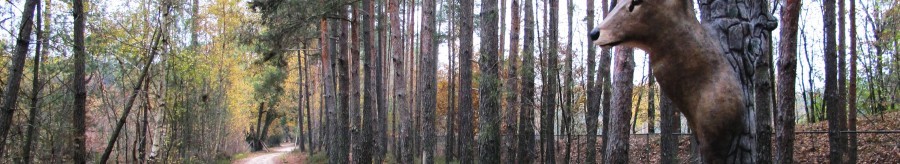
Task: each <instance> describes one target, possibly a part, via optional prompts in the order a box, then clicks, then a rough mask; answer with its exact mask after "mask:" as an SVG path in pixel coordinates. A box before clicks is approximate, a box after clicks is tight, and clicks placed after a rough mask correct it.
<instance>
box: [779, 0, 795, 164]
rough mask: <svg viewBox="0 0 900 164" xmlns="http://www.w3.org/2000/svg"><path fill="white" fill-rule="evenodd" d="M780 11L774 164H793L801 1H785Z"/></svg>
mask: <svg viewBox="0 0 900 164" xmlns="http://www.w3.org/2000/svg"><path fill="white" fill-rule="evenodd" d="M783 4H784V7H783V8H782V9H781V27H782V28H781V36H780V37H781V42H780V43H779V46H778V52H779V53H780V54H779V58H778V84H777V85H778V98H777V99H776V100H777V101H775V102H776V104H777V108H776V112H775V148H776V150H775V153H774V154H775V160H774V163H794V162H793V159H794V156H793V153H794V148H793V146H794V124H795V121H794V120H795V118H796V116H795V114H794V113H795V110H794V107H795V105H794V102H795V101H796V99H797V98H796V96H795V93H796V92H795V91H794V90H795V89H794V84H795V82H796V78H797V27H798V22H799V18H800V8H801V5H802V1H800V0H784V3H783Z"/></svg>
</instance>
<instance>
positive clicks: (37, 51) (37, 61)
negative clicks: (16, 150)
mask: <svg viewBox="0 0 900 164" xmlns="http://www.w3.org/2000/svg"><path fill="white" fill-rule="evenodd" d="M34 8H35V9H36V10H35V12H34V13H37V14H38V16H37V18H36V19H35V21H34V22H35V25H34V26H35V27H37V28H36V30H37V31H35V32H34V38H35V39H34V40H36V41H37V43H35V44H34V67H32V71H31V72H32V73H33V76H32V80H31V104H30V105H31V107H30V110H29V111H28V130H27V134H26V136H25V146H24V147H23V150H22V157H21V158H22V161H20V163H25V164H30V163H31V147H32V142H33V141H34V138H35V135H36V134H35V133H37V127H36V126H37V118H38V115H40V113H41V108H40V97H38V96H40V93H41V85H42V84H41V81H40V80H41V78H40V71H41V55H43V53H42V51H41V46H42V45H43V43H44V40H43V35H44V34H43V32H42V29H41V28H44V27H42V26H41V23H42V22H41V21H42V20H41V18H43V13H42V12H41V3H40V2H38V4H36V5H35V7H34Z"/></svg>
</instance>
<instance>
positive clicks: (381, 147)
mask: <svg viewBox="0 0 900 164" xmlns="http://www.w3.org/2000/svg"><path fill="white" fill-rule="evenodd" d="M375 3H377V7H378V8H376V10H375V12H374V13H377V14H378V20H375V19H373V21H378V22H380V23H378V27H376V29H377V34H374V35H377V39H378V41H377V42H374V43H377V44H378V47H376V48H375V49H372V50H373V51H375V58H374V59H375V60H374V61H373V64H375V70H374V71H375V72H376V73H375V75H374V76H375V77H374V79H373V80H375V85H374V86H375V88H374V89H375V96H376V97H375V104H377V105H376V106H377V113H378V114H377V118H376V119H375V123H376V126H377V127H376V129H375V130H376V133H375V154H374V156H373V159H372V161H373V162H374V163H381V162H382V161H384V156H385V154H386V153H387V131H388V129H387V121H388V119H387V104H386V102H387V100H386V98H385V97H386V96H385V90H384V89H385V87H384V84H385V83H384V82H385V66H384V65H385V64H384V58H385V57H384V54H385V51H384V49H385V47H386V46H385V38H386V37H385V35H384V31H385V24H386V22H387V21H386V17H385V16H384V13H385V10H384V9H385V4H386V3H384V0H379V1H376V2H375ZM373 16H374V15H373Z"/></svg>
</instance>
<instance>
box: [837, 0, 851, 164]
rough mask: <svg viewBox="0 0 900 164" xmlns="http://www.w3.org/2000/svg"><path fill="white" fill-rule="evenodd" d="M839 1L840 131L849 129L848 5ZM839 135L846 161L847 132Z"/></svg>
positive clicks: (838, 91)
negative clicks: (846, 21) (846, 25)
mask: <svg viewBox="0 0 900 164" xmlns="http://www.w3.org/2000/svg"><path fill="white" fill-rule="evenodd" d="M837 1H838V5H837V7H838V20H837V24H838V29H837V31H838V33H837V34H838V36H837V39H838V44H837V63H838V66H837V67H838V73H837V78H838V79H837V80H838V84H837V85H838V90H837V94H838V113H837V114H838V128H839V129H840V131H846V130H847V46H846V44H845V43H846V40H847V39H846V38H847V37H846V33H847V31H845V29H846V28H845V21H844V20H845V18H846V14H845V13H846V12H845V10H844V8H846V7H847V6H845V5H844V0H837ZM838 135H840V141H839V142H840V143H841V144H840V146H841V150H842V151H843V152H841V156H843V157H842V158H841V159H842V160H844V161H843V162H846V160H847V155H849V154H847V147H848V146H847V134H846V133H838Z"/></svg>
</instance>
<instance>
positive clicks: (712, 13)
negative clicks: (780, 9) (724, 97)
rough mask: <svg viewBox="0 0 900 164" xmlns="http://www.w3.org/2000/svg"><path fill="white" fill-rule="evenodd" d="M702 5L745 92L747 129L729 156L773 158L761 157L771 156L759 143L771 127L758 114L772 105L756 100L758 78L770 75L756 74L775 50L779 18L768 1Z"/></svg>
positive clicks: (710, 0) (718, 0) (709, 0)
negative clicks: (764, 153) (773, 36)
mask: <svg viewBox="0 0 900 164" xmlns="http://www.w3.org/2000/svg"><path fill="white" fill-rule="evenodd" d="M699 5H700V6H699V7H700V19H701V22H702V23H703V26H705V27H706V29H708V32H709V35H710V36H711V37H712V38H715V39H717V40H718V41H719V42H720V43H722V44H719V45H720V46H721V47H720V48H721V49H722V50H723V52H725V59H726V60H727V61H728V62H729V63H730V65H731V66H732V67H733V68H734V70H735V72H737V76H738V80H739V81H740V82H741V86H742V90H743V92H744V93H743V94H744V96H743V97H744V104H745V106H746V107H745V108H744V114H743V119H742V121H743V125H742V126H744V128H743V129H744V132H742V133H741V134H740V135H739V136H737V139H735V141H734V142H735V143H736V145H737V147H739V149H736V150H735V153H731V154H730V155H729V158H728V159H729V160H732V161H738V162H740V163H758V162H766V161H769V160H762V159H761V158H771V157H770V156H761V155H760V152H759V151H760V150H759V148H758V147H759V146H758V144H757V143H758V142H759V140H760V138H762V137H761V136H759V135H758V134H759V133H765V132H763V131H768V132H771V130H768V129H767V128H764V127H759V125H760V124H764V123H759V122H758V121H761V120H758V119H759V118H760V117H757V115H758V114H761V113H763V112H767V111H768V110H769V109H772V107H771V105H770V104H768V103H767V104H760V105H758V104H757V101H754V100H755V99H754V98H755V96H756V95H757V94H758V93H756V88H757V86H756V84H755V81H760V80H768V77H767V76H763V78H760V77H755V76H756V75H759V74H764V73H765V72H761V71H756V70H757V67H758V63H760V60H771V58H768V59H767V58H766V57H765V56H769V55H770V53H771V31H772V30H773V29H775V28H776V27H777V21H776V19H775V18H774V17H773V16H772V15H771V14H770V11H769V10H770V9H769V7H768V5H769V4H768V1H723V0H701V1H700V3H699ZM729 11H738V12H736V14H730V13H735V12H729ZM726 13H729V14H726ZM762 65H764V67H768V66H765V65H768V64H762ZM757 79H759V80H757ZM762 87H766V86H762ZM759 94H762V95H761V96H765V97H769V98H768V99H769V100H771V97H770V96H766V95H767V94H766V93H759ZM757 105H758V106H757ZM760 106H763V107H760ZM766 137H767V136H766Z"/></svg>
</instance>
